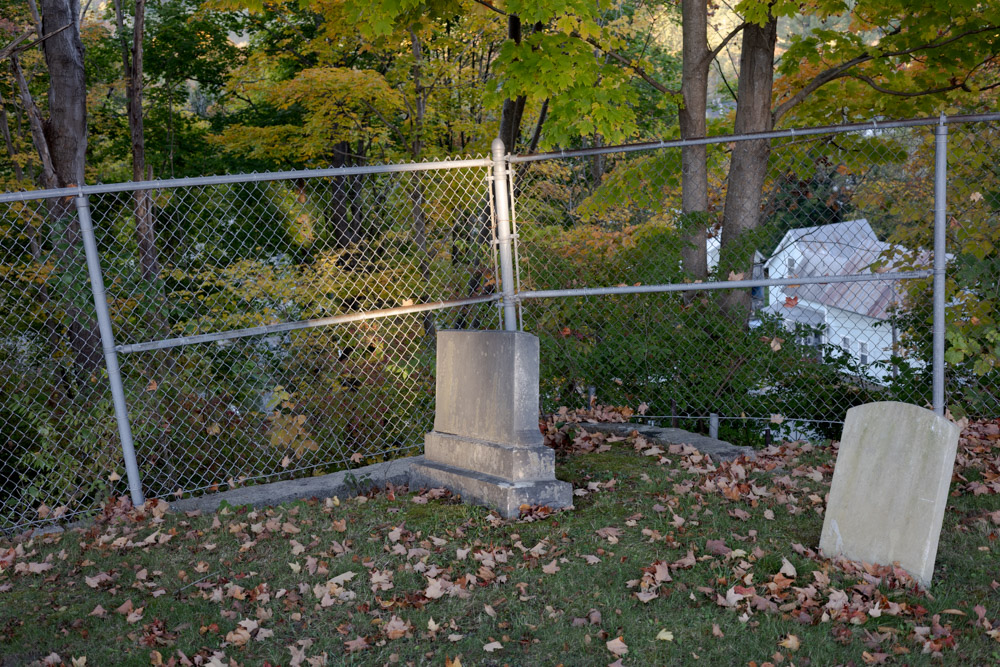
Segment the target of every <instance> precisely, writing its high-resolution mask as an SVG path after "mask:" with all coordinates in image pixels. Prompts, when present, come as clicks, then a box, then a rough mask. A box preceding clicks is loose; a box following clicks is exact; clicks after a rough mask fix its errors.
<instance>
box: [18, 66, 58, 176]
mask: <svg viewBox="0 0 1000 667" xmlns="http://www.w3.org/2000/svg"><path fill="white" fill-rule="evenodd" d="M9 57H10V72H11V74H13V75H14V80H15V81H17V88H18V92H19V93H20V95H21V106H23V107H24V110H25V113H27V114H28V123H29V125H30V127H31V136H32V138H33V139H34V140H35V149H36V150H37V151H38V157H39V159H40V160H41V163H42V186H43V187H45V188H57V187H59V179H58V178H57V177H56V170H55V167H54V166H53V163H52V153H51V152H50V150H49V142H48V140H47V139H46V138H45V129H44V127H45V126H44V122H43V121H42V112H41V111H39V109H38V107H37V106H36V105H35V100H34V99H33V98H32V97H31V91H30V90H29V89H28V82H27V80H26V79H25V78H24V71H23V70H22V69H21V62H20V60H18V58H17V55H16V54H13V53H12V54H10V56H9Z"/></svg>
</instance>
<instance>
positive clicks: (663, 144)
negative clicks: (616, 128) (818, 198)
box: [507, 113, 1000, 163]
mask: <svg viewBox="0 0 1000 667" xmlns="http://www.w3.org/2000/svg"><path fill="white" fill-rule="evenodd" d="M994 121H1000V113H983V114H965V115H957V116H945V115H943V114H942V115H941V116H940V117H938V118H911V119H908V120H892V121H889V120H887V121H878V120H872V121H868V122H865V123H848V124H844V125H822V126H818V127H804V128H793V129H787V130H773V131H771V132H757V133H753V134H724V135H720V136H714V137H703V138H700V139H671V140H669V141H646V142H643V143H638V144H621V145H618V146H602V147H601V148H579V149H574V150H558V151H549V152H546V153H534V154H532V155H510V156H508V157H507V160H508V162H511V163H518V162H540V161H542V160H556V159H559V158H567V157H588V156H592V155H608V154H610V153H635V152H639V151H648V150H655V149H659V148H683V147H684V146H704V145H708V144H728V143H731V142H734V141H752V140H754V139H786V138H793V137H807V136H815V135H823V134H846V133H850V132H864V131H877V130H890V129H896V128H904V127H921V126H927V125H958V124H962V123H981V122H994Z"/></svg>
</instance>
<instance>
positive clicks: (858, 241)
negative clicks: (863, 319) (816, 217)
mask: <svg viewBox="0 0 1000 667" xmlns="http://www.w3.org/2000/svg"><path fill="white" fill-rule="evenodd" d="M792 246H796V247H797V248H798V250H799V252H800V254H801V256H802V258H803V261H801V262H800V263H799V265H797V266H796V267H795V269H794V271H793V273H792V277H800V278H801V277H815V276H844V275H851V274H858V273H870V272H871V270H872V268H871V267H872V265H873V264H874V263H875V262H876V261H877V260H878V259H879V257H880V256H881V254H882V253H883V252H884V251H885V250H888V249H890V248H891V247H892V246H891V244H889V243H885V242H884V241H879V240H878V237H877V236H875V232H874V231H873V230H872V228H871V225H869V224H868V221H867V220H865V219H864V218H861V219H858V220H850V221H848V222H838V223H834V224H830V225H818V226H816V227H804V228H800V229H793V230H790V231H789V232H788V233H787V234H785V236H784V238H783V239H782V240H781V243H780V244H779V246H778V249H777V250H776V251H775V253H774V254H773V255H772V257H771V259H770V260H768V264H769V265H770V263H771V262H772V261H773V260H774V259H775V258H776V257H778V256H783V255H784V252H783V251H784V250H786V249H788V248H791V247H792ZM769 268H770V266H769ZM887 270H891V267H883V268H880V269H879V272H884V271H887ZM772 275H773V274H772ZM784 292H785V294H786V295H787V296H791V297H798V298H799V299H800V300H802V301H809V302H812V303H817V304H822V305H824V306H829V307H833V308H839V309H841V310H846V311H850V312H853V313H859V314H861V315H866V316H868V317H872V318H875V319H880V320H884V319H887V318H888V316H889V315H888V311H889V308H890V306H891V305H892V304H893V303H896V302H897V301H898V300H899V293H898V291H897V289H896V285H895V281H884V282H883V281H876V282H858V283H829V284H825V285H824V284H814V285H799V286H796V287H785V288H784Z"/></svg>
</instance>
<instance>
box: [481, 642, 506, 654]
mask: <svg viewBox="0 0 1000 667" xmlns="http://www.w3.org/2000/svg"><path fill="white" fill-rule="evenodd" d="M502 648H503V644H501V643H500V642H490V643H489V644H487V645H486V646H484V647H483V650H484V651H486V652H487V653H493V651H499V650H500V649H502Z"/></svg>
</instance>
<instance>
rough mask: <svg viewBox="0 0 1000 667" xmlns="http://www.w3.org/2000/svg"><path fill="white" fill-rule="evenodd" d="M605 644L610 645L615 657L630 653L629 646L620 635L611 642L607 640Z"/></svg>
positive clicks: (609, 648) (609, 647)
mask: <svg viewBox="0 0 1000 667" xmlns="http://www.w3.org/2000/svg"><path fill="white" fill-rule="evenodd" d="M604 645H605V646H607V647H608V650H609V651H611V653H612V655H614V656H615V657H618V658H620V657H622V656H623V655H625V654H626V653H628V646H626V645H625V641H624V639H623V638H622V637H620V636H619V637H615V638H614V639H612V640H611V641H609V642H605V644H604Z"/></svg>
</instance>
